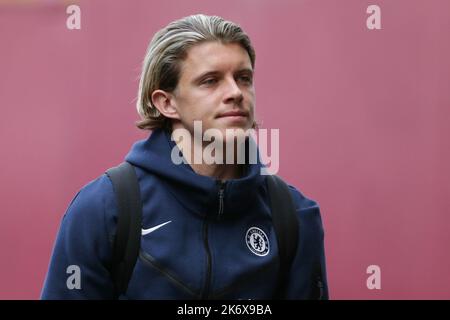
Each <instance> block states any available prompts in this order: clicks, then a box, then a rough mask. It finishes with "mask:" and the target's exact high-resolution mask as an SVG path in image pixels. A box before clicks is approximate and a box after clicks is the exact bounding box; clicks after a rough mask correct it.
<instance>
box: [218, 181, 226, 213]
mask: <svg viewBox="0 0 450 320" xmlns="http://www.w3.org/2000/svg"><path fill="white" fill-rule="evenodd" d="M219 184H220V186H219V213H218V217H219V218H220V216H221V215H222V213H223V198H224V195H225V182H222V181H219Z"/></svg>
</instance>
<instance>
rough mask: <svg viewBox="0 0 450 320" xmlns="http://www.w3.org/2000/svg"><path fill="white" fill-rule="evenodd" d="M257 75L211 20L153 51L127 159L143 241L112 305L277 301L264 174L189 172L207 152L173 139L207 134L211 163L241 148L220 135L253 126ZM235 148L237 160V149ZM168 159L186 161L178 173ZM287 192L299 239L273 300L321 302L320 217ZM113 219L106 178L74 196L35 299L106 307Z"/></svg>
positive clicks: (246, 51) (180, 24)
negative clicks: (143, 135) (138, 137)
mask: <svg viewBox="0 0 450 320" xmlns="http://www.w3.org/2000/svg"><path fill="white" fill-rule="evenodd" d="M254 66H255V52H254V49H253V47H252V45H251V42H250V39H249V38H248V36H247V35H246V34H245V33H244V32H243V31H242V29H241V28H240V27H239V26H237V25H236V24H234V23H232V22H229V21H225V20H223V19H222V18H220V17H210V16H205V15H200V14H199V15H194V16H189V17H186V18H183V19H181V20H178V21H174V22H172V23H170V24H169V25H168V26H167V27H165V28H163V29H162V30H160V31H159V32H158V33H156V35H155V36H154V38H153V39H152V41H151V42H150V45H149V48H148V51H147V54H146V57H145V60H144V63H143V70H142V75H141V81H140V86H139V96H138V102H137V108H138V111H139V114H140V115H141V118H142V120H141V121H140V122H138V123H137V126H138V127H139V128H141V129H148V130H152V131H153V132H152V134H151V135H150V137H149V138H148V139H147V140H143V141H139V142H137V143H136V144H135V145H134V146H133V147H132V149H131V151H130V152H129V153H128V155H127V156H126V158H125V160H126V161H127V162H129V163H131V164H132V165H133V167H134V169H135V172H136V175H137V177H138V181H139V189H140V197H141V199H142V236H141V243H140V253H139V258H138V259H137V262H136V265H135V267H134V270H133V273H132V276H131V279H130V281H129V283H128V287H127V290H126V292H125V293H123V294H122V296H121V298H126V299H198V298H201V299H271V298H274V297H275V294H276V290H277V288H279V283H278V281H279V279H280V277H279V273H280V262H279V261H280V260H279V252H278V247H277V235H276V234H275V231H274V227H273V221H272V213H271V208H270V204H269V195H268V190H267V184H266V178H267V176H265V175H262V174H261V172H262V170H261V169H262V168H263V167H264V166H263V165H262V164H261V162H260V161H259V159H258V161H256V163H251V162H249V161H247V162H246V163H245V164H239V162H236V161H235V162H232V163H229V162H225V161H216V162H214V163H210V162H208V163H207V162H205V161H193V160H192V158H191V157H188V156H187V155H193V154H195V152H196V151H198V149H200V154H203V153H202V151H204V150H205V148H206V145H205V143H204V141H200V142H198V141H197V140H195V139H188V138H186V135H184V136H183V135H177V134H176V133H180V132H182V133H186V132H187V133H188V135H189V136H190V137H194V136H195V134H196V132H195V131H196V129H198V127H197V128H196V125H195V123H198V122H200V123H201V133H202V134H203V133H206V132H207V131H208V130H210V131H211V130H212V131H213V132H215V133H216V136H215V139H218V144H217V146H219V148H217V150H215V152H216V153H215V156H217V155H218V154H219V156H218V159H219V160H220V159H222V160H223V159H226V154H227V152H230V150H228V149H226V148H225V147H223V146H225V145H226V143H228V142H230V141H231V142H233V143H234V142H236V141H239V138H240V135H239V133H238V134H237V135H236V136H232V137H231V138H228V136H227V130H230V129H236V131H237V132H248V130H249V129H251V128H255V127H256V122H255V117H254V103H255V91H254V85H253V72H254ZM239 130H240V131H239ZM241 135H242V134H241ZM244 136H245V138H246V139H245V141H246V142H248V141H249V139H248V135H247V134H244ZM180 137H181V138H180ZM236 145H237V147H236ZM236 145H234V149H233V150H235V151H237V150H240V148H241V147H242V146H243V145H242V143H241V144H237V143H236ZM244 145H245V144H244ZM220 146H222V147H223V148H222V149H221V148H220ZM174 150H175V152H174ZM246 152H247V153H246V154H247V155H248V150H247V151H246ZM237 153H238V152H236V153H235V154H234V156H233V157H232V159H233V160H236V155H237ZM174 154H175V155H178V156H180V154H181V156H182V157H184V160H185V161H182V162H181V163H175V162H176V161H174ZM220 154H222V156H220ZM188 158H191V159H188ZM247 158H248V157H247ZM289 190H290V196H291V197H292V199H293V200H294V203H295V209H296V212H295V214H296V215H297V218H298V219H296V220H298V223H299V224H300V226H301V232H300V233H299V236H298V238H297V239H296V241H297V242H298V246H297V249H296V252H295V256H294V258H293V261H292V264H291V266H290V268H289V271H288V273H287V274H286V275H285V276H286V280H285V281H286V282H285V283H284V284H283V285H284V290H283V292H282V298H285V299H327V298H328V289H327V280H326V271H325V255H324V244H323V229H322V222H321V218H320V211H319V207H318V205H317V204H316V203H315V202H314V201H312V200H310V199H307V198H306V197H305V196H303V195H302V194H301V193H300V192H299V191H298V190H297V189H295V188H294V187H291V186H290V187H289ZM117 215H118V207H117V201H116V198H115V194H114V190H113V185H112V183H111V181H110V179H109V177H108V176H107V175H102V176H100V177H99V178H97V179H96V180H94V181H91V182H90V183H89V184H87V185H86V186H84V187H83V188H82V189H81V190H80V191H79V192H78V194H77V195H76V196H75V198H74V199H73V200H72V202H71V204H70V206H69V208H68V209H67V212H66V214H65V216H64V219H63V221H62V224H61V227H60V230H59V233H58V237H57V240H56V243H55V247H54V250H53V256H52V259H51V263H50V267H49V271H48V274H47V278H46V281H45V285H44V288H43V292H42V298H44V299H85V298H86V299H111V298H114V292H115V291H114V290H115V288H114V283H113V281H112V277H111V263H112V262H111V260H112V243H113V242H114V238H115V235H116V233H117V231H116V230H117ZM69 266H76V267H75V268H76V269H73V270H77V271H79V276H80V279H79V280H78V283H77V284H75V285H74V284H73V283H72V284H71V283H70V281H69V280H68V278H69V276H70V273H67V272H68V267H69Z"/></svg>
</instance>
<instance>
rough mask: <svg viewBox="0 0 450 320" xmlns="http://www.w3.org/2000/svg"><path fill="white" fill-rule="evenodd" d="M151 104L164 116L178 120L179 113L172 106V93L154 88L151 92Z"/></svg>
mask: <svg viewBox="0 0 450 320" xmlns="http://www.w3.org/2000/svg"><path fill="white" fill-rule="evenodd" d="M151 98H152V102H153V105H154V106H155V107H156V109H158V111H159V113H161V114H162V115H163V116H164V117H166V118H169V119H178V120H180V115H179V114H178V111H177V109H176V108H175V106H174V101H173V98H172V95H171V94H170V93H168V92H166V91H163V90H155V91H153V93H152V97H151Z"/></svg>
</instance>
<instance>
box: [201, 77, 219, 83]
mask: <svg viewBox="0 0 450 320" xmlns="http://www.w3.org/2000/svg"><path fill="white" fill-rule="evenodd" d="M216 82H217V80H216V79H214V78H208V79H205V80H203V82H202V84H215V83H216Z"/></svg>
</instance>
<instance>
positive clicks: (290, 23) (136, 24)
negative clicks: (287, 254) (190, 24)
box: [0, 0, 450, 299]
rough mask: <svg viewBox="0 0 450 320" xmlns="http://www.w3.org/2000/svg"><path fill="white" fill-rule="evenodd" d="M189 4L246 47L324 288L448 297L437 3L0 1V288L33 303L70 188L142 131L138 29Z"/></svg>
mask: <svg viewBox="0 0 450 320" xmlns="http://www.w3.org/2000/svg"><path fill="white" fill-rule="evenodd" d="M73 3H76V4H77V5H79V7H80V8H81V29H80V30H69V29H67V27H66V20H67V17H68V14H67V13H66V7H67V6H68V5H69V4H73ZM371 4H376V5H378V6H379V7H380V8H381V26H382V28H381V30H369V29H368V28H367V27H366V19H367V18H368V16H369V14H367V13H366V9H367V7H368V6H369V5H371ZM199 12H201V13H206V14H216V15H221V16H223V17H225V18H227V19H230V20H233V21H235V22H237V23H239V24H241V25H242V26H243V28H244V30H246V31H247V32H248V33H249V35H250V36H251V38H252V40H253V42H254V45H255V47H256V52H257V63H256V92H257V115H258V117H259V119H260V121H262V122H263V126H262V127H264V128H268V129H270V128H278V129H280V138H281V146H280V151H281V156H280V157H281V170H280V172H279V173H280V175H281V176H282V177H284V178H285V179H286V180H288V181H289V182H290V183H291V184H293V185H295V186H297V187H298V188H299V189H300V190H302V191H303V192H304V193H305V194H306V195H307V196H309V197H311V198H313V199H315V200H317V201H318V202H319V204H320V205H321V208H322V216H323V222H324V226H325V229H326V252H327V262H328V277H329V286H330V293H331V298H334V299H350V298H356V299H379V298H385V299H399V298H406V299H417V298H426V299H431V298H438V299H440V298H446V299H449V298H450V275H449V274H448V272H449V270H450V252H449V250H448V245H449V243H450V232H449V229H450V215H449V214H450V179H449V178H450V170H449V163H450V148H449V140H450V139H449V136H450V124H449V119H450V110H449V107H450V93H449V85H450V59H449V57H450V40H449V39H450V2H449V1H446V0H432V1H431V0H430V1H421V0H396V1H383V0H373V1H365V0H347V1H334V0H322V1H312V0H311V1H301V0H299V1H288V0H282V1H280V0H277V1H275V0H271V1H268V0H265V1H264V0H258V1H256V0H229V1H194V0H190V1H174V0H164V1H143V0H142V1H137V0H133V1H106V0H96V1H78V2H71V1H5V0H3V1H0V108H1V113H0V147H1V149H0V150H1V156H0V182H1V183H0V253H1V255H0V298H1V299H37V298H38V297H39V293H40V290H41V286H42V282H43V280H44V276H45V272H46V270H47V265H48V261H49V258H50V253H51V249H52V246H53V241H54V238H55V235H56V232H57V229H58V226H59V223H60V220H61V218H62V215H63V214H64V211H65V209H66V208H67V205H68V204H69V202H70V200H71V199H72V197H73V196H74V195H75V193H76V192H77V190H78V189H79V188H81V187H82V186H83V185H84V184H86V183H87V182H88V181H90V180H92V179H95V178H96V177H97V176H99V175H100V174H102V172H104V170H105V169H107V168H109V167H111V166H113V165H116V164H118V163H119V162H121V161H122V159H123V157H124V155H125V154H126V152H127V151H128V149H129V148H130V146H131V144H132V143H133V142H134V141H135V140H137V139H142V138H144V137H145V136H146V135H147V133H145V132H139V131H138V129H135V127H134V125H133V123H134V121H135V120H137V119H138V117H137V114H136V111H135V107H134V102H135V97H136V92H137V78H138V76H139V70H140V65H141V61H142V59H143V56H144V54H145V50H146V47H147V45H148V42H149V40H150V39H151V37H152V36H153V34H154V32H156V31H157V30H159V29H160V28H161V27H163V26H164V25H166V24H167V23H168V22H170V21H171V20H174V19H178V18H180V17H183V16H186V15H189V14H194V13H199ZM369 265H378V266H380V268H381V289H380V290H369V289H368V288H367V286H366V279H367V277H368V276H369V275H368V274H367V273H366V268H367V267H368V266H369Z"/></svg>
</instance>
